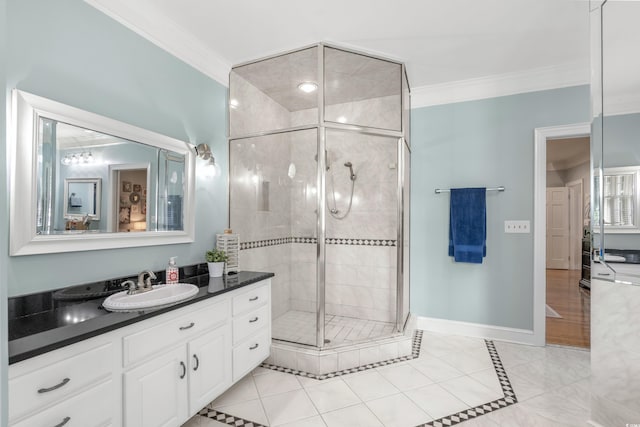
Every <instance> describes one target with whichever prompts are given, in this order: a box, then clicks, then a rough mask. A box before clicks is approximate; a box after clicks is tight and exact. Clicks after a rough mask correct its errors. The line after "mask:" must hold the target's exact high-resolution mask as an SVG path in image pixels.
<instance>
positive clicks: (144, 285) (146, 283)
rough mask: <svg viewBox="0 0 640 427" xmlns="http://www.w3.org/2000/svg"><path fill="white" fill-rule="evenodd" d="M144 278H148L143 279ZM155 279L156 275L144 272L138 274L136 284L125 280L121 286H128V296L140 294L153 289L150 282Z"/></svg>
mask: <svg viewBox="0 0 640 427" xmlns="http://www.w3.org/2000/svg"><path fill="white" fill-rule="evenodd" d="M145 276H148V277H147V278H146V279H145ZM155 279H156V275H155V274H154V273H153V271H150V270H145V271H143V272H142V273H140V274H138V283H135V282H134V281H133V280H127V281H125V282H122V286H123V287H125V286H128V287H127V294H128V295H135V294H140V293H142V292H147V291H150V290H151V289H153V288H152V285H151V280H155Z"/></svg>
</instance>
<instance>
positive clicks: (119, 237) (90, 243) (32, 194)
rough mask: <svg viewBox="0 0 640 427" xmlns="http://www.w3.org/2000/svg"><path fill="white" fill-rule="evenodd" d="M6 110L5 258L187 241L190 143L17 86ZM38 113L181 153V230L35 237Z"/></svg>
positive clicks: (191, 210) (190, 231)
mask: <svg viewBox="0 0 640 427" xmlns="http://www.w3.org/2000/svg"><path fill="white" fill-rule="evenodd" d="M11 101H12V102H11V108H10V110H9V123H10V126H9V138H8V141H7V143H8V149H9V150H8V156H9V165H10V195H9V205H10V210H9V221H10V245H9V254H10V255H11V256H18V255H33V254H45V253H58V252H77V251H89V250H100V249H115V248H129V247H137V246H154V245H169V244H178V243H190V242H193V241H194V236H195V152H194V150H193V148H192V147H191V145H190V144H188V143H186V142H184V141H180V140H177V139H174V138H170V137H168V136H165V135H161V134H158V133H155V132H152V131H149V130H146V129H141V128H138V127H136V126H132V125H129V124H126V123H123V122H120V121H117V120H113V119H110V118H108V117H104V116H100V115H98V114H94V113H90V112H88V111H84V110H80V109H78V108H75V107H71V106H69V105H65V104H62V103H59V102H56V101H52V100H50V99H47V98H42V97H40V96H37V95H33V94H30V93H27V92H23V91H20V90H17V89H14V90H13V91H12V100H11ZM40 117H45V118H48V119H53V120H57V121H60V122H64V123H68V124H71V125H74V126H78V127H82V128H87V129H91V130H95V131H97V132H102V133H105V134H108V135H113V136H117V137H120V138H124V139H128V140H131V141H136V142H140V143H143V144H147V145H150V146H153V147H158V148H161V149H166V150H170V151H173V152H176V153H178V154H181V155H184V156H185V177H186V178H187V182H186V184H185V194H184V209H183V215H184V222H183V225H184V230H182V231H143V232H137V233H86V234H84V233H76V234H56V235H38V234H36V215H37V212H36V211H37V209H36V206H37V200H36V199H37V191H36V190H37V187H36V185H37V181H36V176H35V175H36V171H37V149H36V144H37V142H38V141H37V140H36V138H37V137H38V122H39V119H40Z"/></svg>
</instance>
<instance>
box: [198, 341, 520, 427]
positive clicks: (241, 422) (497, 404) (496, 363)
mask: <svg viewBox="0 0 640 427" xmlns="http://www.w3.org/2000/svg"><path fill="white" fill-rule="evenodd" d="M422 334H423V331H422V330H418V329H416V330H415V331H414V334H413V344H412V349H411V350H412V353H411V355H410V356H403V357H398V358H395V359H389V360H385V361H382V362H376V363H371V364H367V365H363V366H359V367H357V368H352V369H344V370H341V371H336V372H333V373H329V374H323V375H316V374H311V373H308V372H302V371H297V370H295V369H289V368H283V367H280V366H276V365H270V364H265V363H263V364H262V365H260V366H261V367H263V368H266V369H271V370H274V371H278V372H284V373H288V374H293V375H298V376H302V377H307V378H313V379H317V380H324V379H328V378H334V377H337V376H341V375H346V374H353V373H356V372H362V371H366V370H367V369H372V368H377V367H379V366H386V365H391V364H393V363H398V362H403V361H406V360H412V359H416V358H418V357H419V356H420V348H421V345H422ZM484 342H485V345H486V347H487V351H488V352H489V357H491V362H492V363H493V368H494V369H495V372H496V375H497V376H498V381H499V382H500V386H501V387H502V393H503V397H501V398H499V399H496V400H492V401H490V402H487V403H483V404H481V405H478V406H474V407H473V408H469V409H465V410H464V411H460V412H456V413H455V414H452V415H447V416H445V417H441V418H438V419H436V420H432V421H429V422H427V423H424V424H419V425H418V426H416V427H446V426H452V425H456V424H460V423H462V422H465V421H468V420H471V419H474V418H478V417H480V416H482V415H486V414H488V413H491V412H494V411H497V410H498V409H502V408H506V407H508V406H511V405H514V404H516V403H518V398H517V397H516V393H515V391H514V390H513V387H512V386H511V381H509V377H508V376H507V372H506V371H505V369H504V366H503V365H502V361H501V360H500V355H499V354H498V350H496V347H495V345H494V343H493V341H491V340H484ZM198 415H201V416H204V417H207V418H211V419H212V420H215V421H218V422H221V423H223V424H227V425H230V426H235V427H266V426H265V425H264V424H260V423H257V422H255V421H250V420H246V419H244V418H240V417H236V416H234V415H231V414H227V413H225V412H220V411H218V410H216V409H213V408H209V407H206V408H204V409H202V410H201V411H200V412H198Z"/></svg>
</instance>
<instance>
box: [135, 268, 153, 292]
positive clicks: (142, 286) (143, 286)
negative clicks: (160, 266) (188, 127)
mask: <svg viewBox="0 0 640 427" xmlns="http://www.w3.org/2000/svg"><path fill="white" fill-rule="evenodd" d="M145 276H149V277H147V279H146V280H145V278H144V277H145ZM155 279H156V275H155V273H154V272H153V271H151V270H145V271H143V272H142V273H140V274H138V290H139V291H141V292H146V291H150V290H151V280H155Z"/></svg>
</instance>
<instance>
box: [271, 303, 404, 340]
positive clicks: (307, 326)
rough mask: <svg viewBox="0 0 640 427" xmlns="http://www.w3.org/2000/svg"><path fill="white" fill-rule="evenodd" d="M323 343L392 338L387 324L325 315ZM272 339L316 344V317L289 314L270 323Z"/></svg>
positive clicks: (303, 312)
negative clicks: (325, 341)
mask: <svg viewBox="0 0 640 427" xmlns="http://www.w3.org/2000/svg"><path fill="white" fill-rule="evenodd" d="M324 322H325V339H327V340H329V344H331V345H337V344H344V343H351V342H356V341H362V340H367V339H374V338H380V337H384V336H388V335H391V334H393V332H394V328H395V325H394V323H391V322H378V321H375V320H364V319H355V318H353V317H344V316H334V315H331V314H327V315H325V319H324ZM272 333H273V338H276V339H279V340H283V341H290V342H296V343H301V344H309V345H315V344H316V314H315V313H311V312H307V311H297V310H290V311H287V312H286V313H284V314H283V315H282V316H280V317H278V318H277V319H275V320H274V321H273V325H272Z"/></svg>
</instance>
